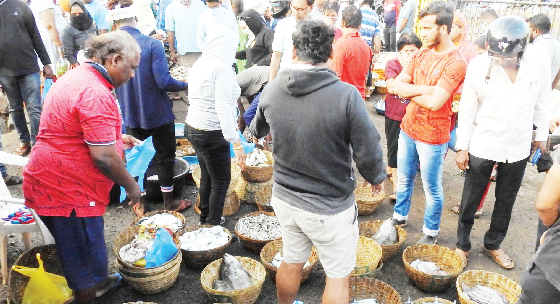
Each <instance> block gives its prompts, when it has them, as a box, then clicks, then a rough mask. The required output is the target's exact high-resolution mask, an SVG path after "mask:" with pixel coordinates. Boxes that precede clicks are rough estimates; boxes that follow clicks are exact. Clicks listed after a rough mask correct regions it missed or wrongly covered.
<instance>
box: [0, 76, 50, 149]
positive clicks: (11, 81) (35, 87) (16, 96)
mask: <svg viewBox="0 0 560 304" xmlns="http://www.w3.org/2000/svg"><path fill="white" fill-rule="evenodd" d="M0 84H2V89H3V90H4V94H6V97H8V102H9V104H10V115H11V116H12V120H13V121H14V125H15V127H16V131H17V132H18V134H19V141H20V142H22V143H28V142H31V143H32V144H35V141H36V139H35V137H36V136H37V133H38V132H39V122H40V120H41V110H42V105H41V77H40V76H39V72H37V73H32V74H27V75H20V76H0ZM24 102H25V107H26V108H27V115H28V116H29V124H30V125H31V134H30V133H29V129H27V120H26V119H25V113H24V111H23V103H24Z"/></svg>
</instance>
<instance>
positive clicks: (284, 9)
mask: <svg viewBox="0 0 560 304" xmlns="http://www.w3.org/2000/svg"><path fill="white" fill-rule="evenodd" d="M269 7H270V13H271V15H272V17H273V18H274V19H282V18H284V17H285V16H286V13H288V11H289V10H290V0H269Z"/></svg>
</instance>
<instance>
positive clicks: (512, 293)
mask: <svg viewBox="0 0 560 304" xmlns="http://www.w3.org/2000/svg"><path fill="white" fill-rule="evenodd" d="M461 283H464V284H465V285H467V286H469V287H470V286H474V285H476V284H478V285H484V286H487V287H490V288H494V289H495V290H497V291H499V292H501V293H503V294H504V295H505V296H506V298H507V299H508V301H509V303H510V304H514V303H517V300H518V298H519V295H520V294H521V286H519V284H517V283H516V282H515V281H514V280H512V279H509V278H507V277H506V276H503V275H501V274H498V273H495V272H490V271H485V270H469V271H465V272H463V273H462V274H461V275H459V277H458V278H457V282H456V286H457V294H458V295H459V301H460V302H461V304H476V303H475V302H473V301H471V300H469V299H467V297H466V295H465V293H463V288H462V287H461Z"/></svg>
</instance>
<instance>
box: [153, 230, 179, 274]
mask: <svg viewBox="0 0 560 304" xmlns="http://www.w3.org/2000/svg"><path fill="white" fill-rule="evenodd" d="M177 251H178V249H177V244H175V242H173V238H172V237H171V234H169V231H168V230H167V229H164V228H161V229H159V230H158V231H157V233H156V238H155V239H154V242H153V243H152V247H150V249H148V252H146V257H145V259H146V268H150V267H157V266H161V265H163V264H165V263H167V262H169V261H170V260H171V259H172V258H173V257H174V256H175V255H176V254H177Z"/></svg>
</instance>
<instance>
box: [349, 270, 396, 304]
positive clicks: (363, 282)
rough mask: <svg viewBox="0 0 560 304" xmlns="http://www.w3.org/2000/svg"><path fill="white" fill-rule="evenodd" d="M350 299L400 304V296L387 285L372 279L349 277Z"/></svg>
mask: <svg viewBox="0 0 560 304" xmlns="http://www.w3.org/2000/svg"><path fill="white" fill-rule="evenodd" d="M350 299H351V300H354V299H355V300H364V299H376V300H377V302H379V303H380V304H401V303H402V301H401V296H400V295H399V293H398V292H397V291H396V290H395V289H394V288H393V287H391V286H389V284H387V283H385V282H382V281H380V280H378V279H376V278H372V277H350Z"/></svg>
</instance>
